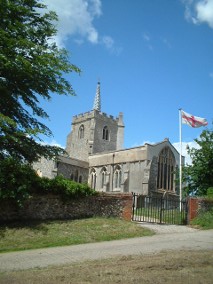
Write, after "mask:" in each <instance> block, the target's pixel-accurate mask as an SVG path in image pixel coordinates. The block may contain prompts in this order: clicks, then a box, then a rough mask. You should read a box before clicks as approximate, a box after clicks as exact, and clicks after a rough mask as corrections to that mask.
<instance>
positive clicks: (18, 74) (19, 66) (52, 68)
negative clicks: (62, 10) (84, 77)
mask: <svg viewBox="0 0 213 284" xmlns="http://www.w3.org/2000/svg"><path fill="white" fill-rule="evenodd" d="M0 15H1V21H0V62H1V64H0V94H1V100H0V159H1V160H3V159H5V158H8V157H12V158H14V159H17V160H20V161H28V162H30V163H31V162H33V161H36V160H37V159H38V158H39V157H40V156H44V157H49V158H52V157H54V156H57V155H58V154H60V153H62V152H63V150H62V149H60V148H58V147H52V146H47V145H42V144H41V143H37V142H36V141H39V140H41V138H40V137H41V135H45V136H48V137H49V136H52V132H51V130H50V129H49V128H48V127H47V126H46V125H45V124H43V123H42V122H41V121H39V120H38V119H39V118H40V119H47V118H48V114H47V113H46V112H45V111H44V110H43V109H42V108H41V107H40V105H39V104H40V99H44V100H47V101H49V100H50V99H51V94H50V93H57V94H59V95H63V94H65V95H68V94H71V95H74V91H73V89H72V86H71V84H70V82H69V81H68V80H67V79H66V78H65V77H64V74H66V73H67V74H70V73H71V72H73V71H74V72H77V73H79V72H80V70H79V69H78V68H77V67H76V66H75V65H73V64H71V63H69V57H68V53H67V51H66V50H65V49H59V48H58V47H57V46H56V44H55V43H54V42H53V40H50V39H53V37H54V36H55V35H56V29H55V26H54V24H53V23H54V22H55V21H56V20H57V16H56V14H55V13H54V12H48V11H47V10H46V6H45V5H43V4H41V2H40V1H39V0H25V1H23V0H2V1H1V4H0Z"/></svg>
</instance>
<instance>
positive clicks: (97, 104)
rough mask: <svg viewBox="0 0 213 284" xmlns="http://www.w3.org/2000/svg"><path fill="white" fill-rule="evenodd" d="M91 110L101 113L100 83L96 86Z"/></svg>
mask: <svg viewBox="0 0 213 284" xmlns="http://www.w3.org/2000/svg"><path fill="white" fill-rule="evenodd" d="M93 110H98V111H101V92H100V82H98V84H97V89H96V95H95V100H94V105H93Z"/></svg>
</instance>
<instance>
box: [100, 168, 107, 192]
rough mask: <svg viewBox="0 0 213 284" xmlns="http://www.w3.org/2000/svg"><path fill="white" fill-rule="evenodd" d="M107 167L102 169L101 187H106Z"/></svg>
mask: <svg viewBox="0 0 213 284" xmlns="http://www.w3.org/2000/svg"><path fill="white" fill-rule="evenodd" d="M106 173H107V171H106V168H105V167H104V168H103V169H102V171H101V188H103V187H104V185H105V183H106Z"/></svg>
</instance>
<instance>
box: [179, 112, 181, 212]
mask: <svg viewBox="0 0 213 284" xmlns="http://www.w3.org/2000/svg"><path fill="white" fill-rule="evenodd" d="M181 111H182V109H181V108H180V109H179V135H180V165H179V181H180V184H179V189H180V193H179V195H180V211H181V201H182V115H181Z"/></svg>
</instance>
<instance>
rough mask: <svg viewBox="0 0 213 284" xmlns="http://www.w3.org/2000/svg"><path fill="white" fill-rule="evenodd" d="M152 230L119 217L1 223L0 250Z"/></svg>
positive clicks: (89, 240)
mask: <svg viewBox="0 0 213 284" xmlns="http://www.w3.org/2000/svg"><path fill="white" fill-rule="evenodd" d="M153 234H154V233H153V232H152V231H150V230H148V229H146V228H142V227H141V226H138V224H136V223H132V222H128V221H124V220H121V219H118V218H89V219H82V220H74V221H71V220H67V221H43V222H38V221H30V222H22V223H11V224H7V225H1V226H0V252H9V251H18V250H27V249H37V248H45V247H55V246H66V245H76V244H83V243H92V242H101V241H110V240H118V239H125V238H134V237H143V236H150V235H153Z"/></svg>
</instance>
